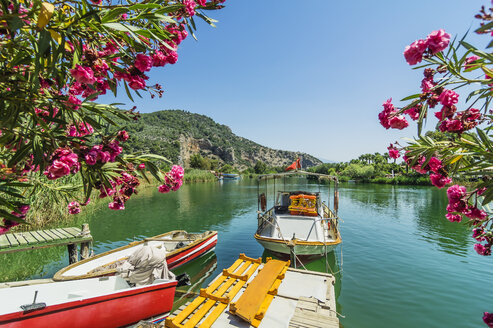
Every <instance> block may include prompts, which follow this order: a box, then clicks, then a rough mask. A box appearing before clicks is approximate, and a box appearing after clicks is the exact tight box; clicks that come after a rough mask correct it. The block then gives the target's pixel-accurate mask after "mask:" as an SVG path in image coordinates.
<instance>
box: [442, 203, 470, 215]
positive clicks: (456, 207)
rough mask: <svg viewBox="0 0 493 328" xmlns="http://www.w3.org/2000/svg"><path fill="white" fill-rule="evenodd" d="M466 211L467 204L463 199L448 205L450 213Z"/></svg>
mask: <svg viewBox="0 0 493 328" xmlns="http://www.w3.org/2000/svg"><path fill="white" fill-rule="evenodd" d="M466 211H467V204H466V202H465V201H463V200H460V201H458V202H456V203H450V204H448V205H447V212H449V213H452V212H457V213H464V212H466Z"/></svg>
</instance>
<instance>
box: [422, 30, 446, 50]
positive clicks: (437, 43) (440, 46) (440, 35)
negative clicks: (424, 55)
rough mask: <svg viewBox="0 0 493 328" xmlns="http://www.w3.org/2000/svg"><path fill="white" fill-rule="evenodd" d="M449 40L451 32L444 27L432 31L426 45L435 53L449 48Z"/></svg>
mask: <svg viewBox="0 0 493 328" xmlns="http://www.w3.org/2000/svg"><path fill="white" fill-rule="evenodd" d="M449 42H450V34H448V33H446V32H445V31H444V30H443V29H440V30H438V31H433V32H431V33H430V35H428V37H427V38H426V45H427V46H428V49H430V51H431V53H432V54H433V55H434V54H436V53H438V52H440V51H442V50H444V49H445V48H447V47H448V44H449Z"/></svg>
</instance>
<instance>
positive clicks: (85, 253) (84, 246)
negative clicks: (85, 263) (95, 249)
mask: <svg viewBox="0 0 493 328" xmlns="http://www.w3.org/2000/svg"><path fill="white" fill-rule="evenodd" d="M81 234H82V236H88V235H90V234H91V232H90V231H89V224H87V223H84V224H83V225H82V232H81ZM90 244H91V242H87V243H81V244H80V259H81V260H85V259H87V258H89V256H90V253H89V248H90V247H89V246H90Z"/></svg>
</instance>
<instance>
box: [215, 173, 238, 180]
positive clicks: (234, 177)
mask: <svg viewBox="0 0 493 328" xmlns="http://www.w3.org/2000/svg"><path fill="white" fill-rule="evenodd" d="M240 178H241V175H239V174H236V173H220V174H219V179H220V180H221V179H222V180H238V179H240Z"/></svg>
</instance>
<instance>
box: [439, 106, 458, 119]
mask: <svg viewBox="0 0 493 328" xmlns="http://www.w3.org/2000/svg"><path fill="white" fill-rule="evenodd" d="M456 111H457V107H455V106H451V107H448V106H443V107H442V109H441V110H440V111H439V112H436V113H435V117H436V118H438V120H440V121H441V120H444V119H446V118H452V117H453V116H454V114H455V112H456Z"/></svg>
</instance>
